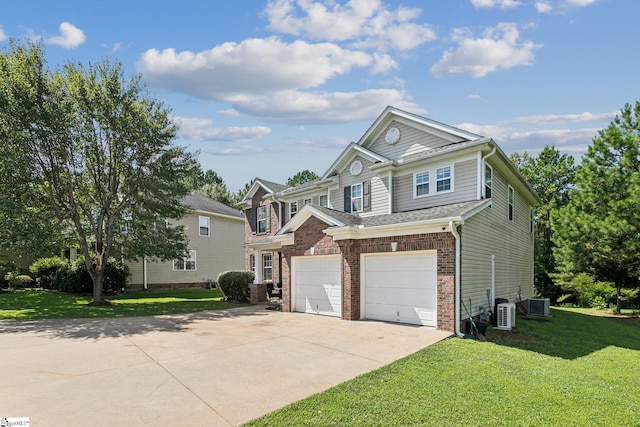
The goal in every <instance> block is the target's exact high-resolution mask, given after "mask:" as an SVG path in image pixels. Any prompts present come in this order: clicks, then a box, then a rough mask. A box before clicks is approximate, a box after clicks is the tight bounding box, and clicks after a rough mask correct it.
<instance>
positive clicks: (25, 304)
mask: <svg viewBox="0 0 640 427" xmlns="http://www.w3.org/2000/svg"><path fill="white" fill-rule="evenodd" d="M223 297H224V295H223V294H222V292H221V291H220V290H202V289H201V290H172V291H151V292H131V293H129V292H127V293H125V294H121V295H114V296H112V297H110V299H111V300H112V301H113V302H115V304H112V305H108V306H102V307H96V306H90V305H87V303H89V302H90V301H91V299H90V298H89V297H87V296H83V295H77V294H67V293H59V292H48V291H19V292H13V293H2V294H0V319H71V318H108V317H125V316H126V317H128V316H155V315H162V314H179V313H194V312H198V311H205V310H226V309H229V308H235V307H240V306H242V304H236V303H230V302H223V301H221V300H222V299H223Z"/></svg>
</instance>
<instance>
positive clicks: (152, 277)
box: [129, 213, 244, 289]
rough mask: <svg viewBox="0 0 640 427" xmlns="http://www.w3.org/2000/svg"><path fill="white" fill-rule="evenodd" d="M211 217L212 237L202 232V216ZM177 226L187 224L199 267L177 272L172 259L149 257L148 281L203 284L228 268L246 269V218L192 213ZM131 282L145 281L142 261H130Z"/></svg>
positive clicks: (210, 232) (191, 248)
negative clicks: (151, 258)
mask: <svg viewBox="0 0 640 427" xmlns="http://www.w3.org/2000/svg"><path fill="white" fill-rule="evenodd" d="M200 216H207V217H209V236H208V237H206V236H200V235H199V230H200V228H199V217H200ZM175 224H176V225H185V226H186V227H187V235H188V236H189V246H188V247H189V250H195V251H196V269H195V271H194V270H184V271H176V270H174V269H173V261H166V262H159V261H152V260H147V283H148V284H149V288H150V289H153V285H154V284H156V285H169V284H204V283H207V282H209V281H210V280H216V279H217V277H218V274H220V273H222V272H224V271H228V270H241V269H244V247H243V246H242V243H243V241H244V220H243V219H242V218H239V219H232V218H229V217H224V216H219V215H213V214H207V213H195V214H189V215H187V216H186V217H185V218H183V219H182V220H180V221H178V222H176V223H175ZM172 225H173V224H172ZM129 268H130V270H131V277H130V280H129V283H130V284H131V285H141V284H143V283H144V277H143V263H142V262H134V263H130V264H129Z"/></svg>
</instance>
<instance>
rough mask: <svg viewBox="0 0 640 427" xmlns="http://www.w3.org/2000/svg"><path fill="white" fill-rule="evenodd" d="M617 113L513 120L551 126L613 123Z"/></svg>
mask: <svg viewBox="0 0 640 427" xmlns="http://www.w3.org/2000/svg"><path fill="white" fill-rule="evenodd" d="M616 114H618V112H617V111H613V112H611V113H589V112H584V113H578V114H544V115H538V116H523V117H516V118H515V119H513V122H514V123H530V124H549V123H580V122H600V121H611V120H613V119H614V118H615V116H616Z"/></svg>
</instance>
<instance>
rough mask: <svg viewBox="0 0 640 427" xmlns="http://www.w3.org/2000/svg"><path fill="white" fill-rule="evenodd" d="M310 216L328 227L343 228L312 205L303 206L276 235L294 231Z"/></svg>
mask: <svg viewBox="0 0 640 427" xmlns="http://www.w3.org/2000/svg"><path fill="white" fill-rule="evenodd" d="M312 216H315V217H316V218H318V219H319V220H321V221H322V222H325V223H327V224H328V225H330V226H338V227H344V226H345V224H344V223H343V222H341V221H338V220H337V219H335V218H333V217H331V216H329V215H327V214H325V213H323V212H320V211H319V210H317V209H316V208H314V207H313V206H312V205H304V206H303V207H302V209H300V211H299V212H298V213H296V214H295V215H294V217H293V218H291V219H290V220H289V222H288V223H286V224H285V226H284V227H282V228H281V229H280V230H278V233H277V234H276V235H277V236H280V235H283V234H286V233H289V232H291V231H296V230H297V229H298V228H299V227H300V226H301V225H302V224H304V222H305V221H306V220H308V219H309V218H311V217H312Z"/></svg>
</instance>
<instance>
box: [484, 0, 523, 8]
mask: <svg viewBox="0 0 640 427" xmlns="http://www.w3.org/2000/svg"><path fill="white" fill-rule="evenodd" d="M471 4H472V5H473V7H475V8H477V9H478V8H489V7H496V6H497V7H500V9H510V8H514V7H518V6H520V5H522V3H520V2H519V1H516V0H471Z"/></svg>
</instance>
